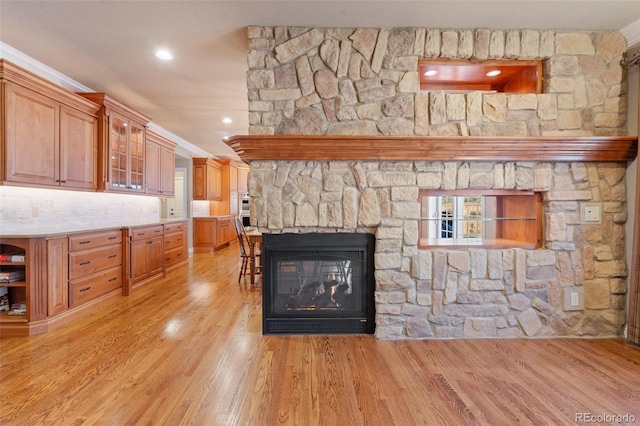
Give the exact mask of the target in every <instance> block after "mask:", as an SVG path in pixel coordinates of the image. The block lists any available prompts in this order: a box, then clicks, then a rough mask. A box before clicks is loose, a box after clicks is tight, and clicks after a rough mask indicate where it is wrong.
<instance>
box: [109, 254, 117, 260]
mask: <svg viewBox="0 0 640 426" xmlns="http://www.w3.org/2000/svg"><path fill="white" fill-rule="evenodd" d="M114 257H118V255H117V254H112V255H111V256H109V257H108V258H107V259H113V258H114Z"/></svg>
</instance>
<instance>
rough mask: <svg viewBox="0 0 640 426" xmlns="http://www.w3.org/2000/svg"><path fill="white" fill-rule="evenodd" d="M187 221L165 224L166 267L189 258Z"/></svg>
mask: <svg viewBox="0 0 640 426" xmlns="http://www.w3.org/2000/svg"><path fill="white" fill-rule="evenodd" d="M187 229H188V227H187V222H172V223H165V224H164V268H165V270H167V269H170V268H172V267H174V266H177V265H180V264H182V263H184V262H186V261H187V259H188V256H189V254H188V236H187Z"/></svg>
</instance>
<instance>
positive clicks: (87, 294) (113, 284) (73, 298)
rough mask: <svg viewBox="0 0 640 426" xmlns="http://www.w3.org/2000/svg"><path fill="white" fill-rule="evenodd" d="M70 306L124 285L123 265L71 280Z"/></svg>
mask: <svg viewBox="0 0 640 426" xmlns="http://www.w3.org/2000/svg"><path fill="white" fill-rule="evenodd" d="M69 284H71V288H70V289H69V306H70V307H72V308H73V307H75V306H78V305H81V304H83V303H86V302H88V301H90V300H93V299H95V298H96V297H100V296H102V295H103V294H107V293H109V292H110V291H112V290H115V289H117V288H121V287H122V266H116V267H114V268H110V269H107V270H105V271H101V272H98V273H97V274H93V275H89V276H87V277H84V278H81V279H79V280H73V281H70V283H69Z"/></svg>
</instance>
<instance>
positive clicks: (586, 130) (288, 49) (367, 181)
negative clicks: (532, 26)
mask: <svg viewBox="0 0 640 426" xmlns="http://www.w3.org/2000/svg"><path fill="white" fill-rule="evenodd" d="M248 35H249V49H250V50H249V54H248V62H249V68H250V69H249V72H248V73H247V84H248V90H249V92H248V97H249V111H250V112H249V121H250V129H249V130H250V132H249V133H250V135H249V136H247V137H245V138H242V137H236V138H231V140H230V141H229V144H230V145H231V146H233V147H234V149H235V150H236V152H238V153H239V155H240V156H241V158H243V160H245V161H247V162H249V163H250V166H251V173H250V178H249V186H250V188H249V192H250V195H251V217H252V220H253V223H252V224H253V225H256V226H258V227H259V228H260V229H261V230H262V231H263V232H265V233H300V234H303V233H343V232H354V233H364V234H367V233H368V234H373V235H375V238H376V245H375V255H374V266H375V321H376V329H375V335H376V337H378V338H385V339H401V338H459V337H547V336H598V337H603V336H618V335H620V334H621V333H622V330H623V327H624V324H625V308H626V291H627V289H626V276H627V266H626V262H627V259H626V255H625V252H624V247H625V243H624V240H625V223H626V219H627V204H626V186H625V171H626V164H627V161H629V160H632V159H633V158H635V155H636V151H637V139H636V138H624V137H622V136H623V135H625V134H626V129H625V121H624V120H625V113H626V74H625V70H624V68H623V67H622V66H621V65H620V59H621V58H622V54H623V52H624V51H625V48H626V42H625V41H624V38H623V37H622V36H621V35H620V34H619V33H617V32H593V33H584V32H579V33H578V32H565V31H551V30H545V31H537V30H488V29H477V30H440V29H423V28H394V29H375V28H359V29H340V28H321V29H317V28H314V29H309V28H295V27H275V28H272V27H251V28H249V30H248ZM422 58H440V59H473V60H484V59H507V58H509V59H541V60H543V61H544V74H545V75H544V84H543V86H544V92H543V93H541V94H507V93H483V92H467V93H445V92H420V91H419V87H418V83H417V82H418V75H417V61H418V60H419V59H422ZM278 135H283V136H281V137H279V136H278ZM305 135H313V136H305ZM336 135H359V136H352V137H351V138H350V137H348V136H344V137H343V136H336ZM421 189H437V190H457V189H465V190H473V189H482V190H486V189H516V190H530V191H531V190H532V191H539V192H541V193H542V198H543V222H544V241H543V245H542V247H541V248H540V249H537V250H523V249H517V248H512V249H510V248H507V249H489V248H483V247H478V248H473V249H468V248H465V249H445V248H433V249H423V248H419V246H418V222H419V219H420V203H419V201H418V194H419V191H420V190H421ZM583 203H599V204H600V205H601V206H602V221H601V223H599V224H585V223H584V221H583V220H582V217H581V205H582V204H583ZM573 294H577V295H578V297H577V298H578V304H575V303H570V299H571V298H570V297H569V296H570V295H573Z"/></svg>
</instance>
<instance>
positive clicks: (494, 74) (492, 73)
mask: <svg viewBox="0 0 640 426" xmlns="http://www.w3.org/2000/svg"><path fill="white" fill-rule="evenodd" d="M500 74H502V71H500V70H491V71H489V72H488V73H487V77H497V76H499V75H500Z"/></svg>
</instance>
